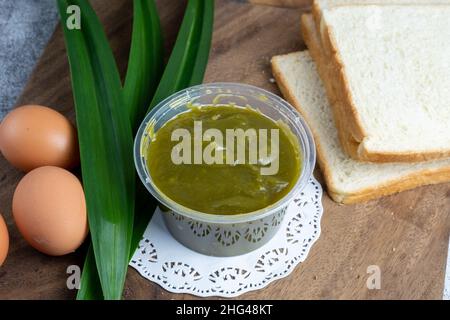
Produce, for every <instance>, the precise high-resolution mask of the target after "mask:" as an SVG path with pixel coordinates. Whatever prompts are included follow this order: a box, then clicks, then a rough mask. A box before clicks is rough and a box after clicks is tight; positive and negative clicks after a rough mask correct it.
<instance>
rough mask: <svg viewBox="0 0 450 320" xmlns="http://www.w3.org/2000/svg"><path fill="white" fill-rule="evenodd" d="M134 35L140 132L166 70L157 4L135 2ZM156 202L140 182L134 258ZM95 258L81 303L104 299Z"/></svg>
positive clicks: (128, 83) (130, 74) (133, 91)
mask: <svg viewBox="0 0 450 320" xmlns="http://www.w3.org/2000/svg"><path fill="white" fill-rule="evenodd" d="M133 11H134V15H133V31H132V41H131V49H130V56H129V62H128V69H127V75H126V79H125V84H124V89H123V94H124V99H125V103H126V106H127V111H128V112H129V117H130V123H131V126H132V127H133V129H136V128H137V126H138V125H139V124H140V121H141V120H142V119H143V117H144V115H145V112H146V110H147V106H148V104H149V102H150V100H151V97H152V96H153V93H154V91H155V89H156V86H157V85H158V83H159V80H160V78H161V73H162V70H163V65H164V64H163V43H162V35H161V27H160V22H159V17H158V13H157V9H156V5H155V2H154V0H134V3H133ZM156 205H157V203H156V201H155V199H154V198H153V197H152V196H151V195H150V194H149V192H148V191H147V189H146V188H145V187H144V186H143V185H142V183H141V182H140V180H139V179H136V203H135V218H134V227H133V236H132V241H131V250H130V258H131V256H132V255H133V253H134V250H135V249H136V247H137V245H138V243H139V241H140V240H141V238H142V234H143V233H144V231H145V228H146V226H147V224H148V222H149V221H150V219H151V217H152V215H153V212H154V211H155V208H156ZM99 286H100V282H99V280H98V273H97V269H96V266H95V257H94V255H93V252H92V251H89V253H88V255H87V256H86V261H85V265H84V268H83V274H82V279H81V288H80V290H79V291H78V294H77V299H80V300H94V299H95V300H100V299H103V295H102V292H101V288H99Z"/></svg>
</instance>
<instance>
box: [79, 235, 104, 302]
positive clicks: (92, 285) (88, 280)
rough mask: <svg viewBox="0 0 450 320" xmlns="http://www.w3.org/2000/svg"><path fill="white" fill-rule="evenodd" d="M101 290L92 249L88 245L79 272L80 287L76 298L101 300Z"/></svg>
mask: <svg viewBox="0 0 450 320" xmlns="http://www.w3.org/2000/svg"><path fill="white" fill-rule="evenodd" d="M102 299H103V292H102V285H101V283H100V279H99V277H98V272H97V266H96V265H95V256H94V249H93V248H92V244H91V245H90V246H89V249H88V252H87V255H86V260H85V261H84V266H83V273H82V274H81V283H80V289H79V290H78V292H77V300H102Z"/></svg>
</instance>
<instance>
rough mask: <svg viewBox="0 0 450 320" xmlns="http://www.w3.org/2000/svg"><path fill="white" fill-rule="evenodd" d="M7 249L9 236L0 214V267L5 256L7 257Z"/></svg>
mask: <svg viewBox="0 0 450 320" xmlns="http://www.w3.org/2000/svg"><path fill="white" fill-rule="evenodd" d="M8 249H9V234H8V228H7V227H6V223H5V220H4V219H3V217H2V215H1V214H0V266H1V265H3V263H4V262H5V260H6V256H7V255H8Z"/></svg>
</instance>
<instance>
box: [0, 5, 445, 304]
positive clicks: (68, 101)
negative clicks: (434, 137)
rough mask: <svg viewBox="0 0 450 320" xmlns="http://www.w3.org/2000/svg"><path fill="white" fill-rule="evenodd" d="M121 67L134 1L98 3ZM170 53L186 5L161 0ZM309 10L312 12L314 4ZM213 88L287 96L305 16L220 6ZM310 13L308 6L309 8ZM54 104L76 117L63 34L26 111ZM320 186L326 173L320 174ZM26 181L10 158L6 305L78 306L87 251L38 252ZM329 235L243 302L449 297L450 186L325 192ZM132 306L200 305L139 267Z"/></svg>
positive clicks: (0, 164) (3, 197) (0, 171)
mask: <svg viewBox="0 0 450 320" xmlns="http://www.w3.org/2000/svg"><path fill="white" fill-rule="evenodd" d="M94 3H95V8H96V9H97V12H99V13H100V16H101V18H102V20H103V22H104V23H105V26H106V30H107V33H108V36H109V37H110V39H111V45H112V47H113V48H114V52H115V55H116V57H117V60H118V63H119V66H120V70H122V72H123V70H124V69H125V67H126V63H127V58H128V57H127V52H128V46H129V39H130V29H131V13H132V11H131V7H130V5H131V1H126V0H110V1H106V0H97V1H94ZM158 3H159V9H160V13H161V18H162V20H163V26H164V32H165V38H166V40H167V47H168V48H170V47H171V45H172V43H173V40H174V38H175V35H176V31H177V29H178V26H179V23H180V20H181V17H182V14H183V8H184V4H183V2H180V1H178V0H170V1H168V0H161V1H158ZM305 5H306V7H307V6H308V3H307V1H305ZM216 6H217V8H216V20H215V32H214V39H213V48H212V52H211V58H210V63H209V66H208V70H207V75H206V79H205V81H206V82H214V81H234V82H243V83H249V84H253V85H256V86H259V87H262V88H264V89H268V90H270V91H272V92H274V93H277V94H279V91H278V89H277V87H276V85H275V84H273V83H271V82H270V79H271V77H272V76H271V72H270V66H269V59H270V58H271V57H272V56H273V55H277V54H282V53H288V52H291V51H295V50H302V49H304V48H305V46H304V44H303V42H302V40H301V38H300V35H299V34H300V32H299V25H300V23H299V21H300V20H299V19H300V10H303V9H285V8H273V7H268V6H259V5H253V4H247V3H244V2H243V1H231V0H228V1H226V0H218V1H217V5H216ZM302 8H304V7H302ZM24 103H40V104H44V105H49V106H52V107H54V108H55V109H57V110H59V111H61V112H63V113H64V114H66V115H68V116H69V117H70V118H71V119H72V120H73V119H74V112H73V102H72V96H71V89H70V79H69V71H68V65H67V60H66V56H65V50H64V44H63V39H62V34H61V31H60V30H59V29H58V30H57V31H56V33H55V34H54V35H53V37H52V39H51V41H50V43H49V44H48V47H47V49H46V50H45V52H44V54H43V56H42V58H41V59H40V61H39V63H38V64H37V66H36V69H35V70H34V72H33V74H32V76H31V78H30V80H29V83H28V85H27V87H26V88H25V90H24V92H23V95H22V96H21V98H20V99H19V102H18V104H24ZM315 175H316V177H318V178H319V179H320V171H319V170H316V173H315ZM21 176H22V174H21V173H19V172H17V171H16V170H14V169H12V168H11V167H10V166H9V165H8V164H7V163H6V161H5V160H4V159H3V158H0V186H1V187H0V211H1V212H2V213H3V214H4V215H5V217H6V220H7V224H8V227H9V230H10V233H11V248H10V254H9V257H8V260H7V262H6V265H4V266H3V267H1V268H0V299H17V298H18V299H27V298H31V299H44V298H45V299H72V298H73V297H74V296H75V292H74V291H71V290H68V289H67V288H66V277H67V275H66V268H67V267H68V266H69V265H72V264H78V265H81V264H82V262H83V256H84V253H85V249H86V248H81V249H80V250H79V251H78V252H77V253H75V254H71V255H68V256H65V257H60V258H51V257H47V256H45V255H43V254H40V253H38V252H36V251H35V250H33V249H32V248H30V247H29V246H28V245H27V244H26V243H25V241H24V240H23V239H22V237H21V236H20V235H19V234H18V232H17V229H16V228H15V226H14V223H13V220H12V217H11V198H12V194H13V192H14V188H15V186H16V184H17V182H18V181H19V179H20V178H21ZM323 204H324V209H325V212H324V216H323V220H322V235H321V237H320V239H319V241H318V242H317V243H316V244H315V245H314V247H313V248H312V250H311V252H310V254H309V256H308V259H307V260H306V261H305V262H304V263H302V264H301V265H299V266H298V267H297V268H296V269H295V271H294V272H293V273H292V274H291V275H290V276H289V277H288V278H285V279H282V280H279V281H276V282H275V283H272V284H271V285H269V286H268V287H267V288H265V289H263V290H260V291H256V292H251V293H248V294H245V295H243V296H241V297H240V299H242V298H244V299H441V298H442V291H443V282H444V272H445V259H446V253H447V245H448V239H449V231H450V184H442V185H438V186H429V187H423V188H419V189H416V190H412V191H408V192H403V193H401V194H399V195H395V196H390V197H386V198H383V199H380V200H377V201H371V202H368V203H365V204H360V205H352V206H339V205H337V204H336V203H334V202H333V201H331V200H330V198H329V197H328V196H327V195H325V196H324V198H323ZM371 265H377V266H379V267H380V270H381V289H380V290H368V289H367V287H366V280H367V278H368V274H367V268H368V267H369V266H371ZM124 296H125V298H126V299H193V298H195V297H192V296H189V295H179V294H171V293H168V292H166V291H164V290H162V289H161V288H160V287H159V286H158V285H155V284H153V283H151V282H149V281H147V280H145V279H143V278H142V277H140V276H139V275H138V273H137V272H136V271H134V270H133V269H131V268H130V270H129V275H128V279H127V282H126V289H125V293H124Z"/></svg>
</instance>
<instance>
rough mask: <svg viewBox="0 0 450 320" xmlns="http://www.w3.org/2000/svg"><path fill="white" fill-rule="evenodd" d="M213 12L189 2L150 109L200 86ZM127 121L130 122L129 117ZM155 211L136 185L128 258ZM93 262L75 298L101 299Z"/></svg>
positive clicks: (209, 6) (204, 4)
mask: <svg viewBox="0 0 450 320" xmlns="http://www.w3.org/2000/svg"><path fill="white" fill-rule="evenodd" d="M135 1H141V0H135ZM144 1H145V0H144ZM213 8H214V1H213V0H206V1H205V2H203V1H197V0H190V1H189V3H188V7H187V9H186V13H185V17H184V19H183V23H182V26H181V29H180V33H179V36H178V38H177V41H176V44H175V47H174V50H173V53H172V55H171V57H170V59H169V64H168V66H167V68H166V70H165V72H164V75H165V76H164V77H165V80H164V79H163V80H162V81H161V83H160V85H159V86H158V92H157V93H156V94H155V96H154V99H153V100H152V104H151V105H152V106H154V105H155V104H156V103H157V102H159V101H160V100H162V99H164V98H165V97H167V96H168V95H170V94H172V93H174V92H176V91H178V90H181V89H183V88H185V87H187V86H189V85H195V84H199V83H201V81H202V79H203V76H204V72H205V69H206V65H207V60H208V55H209V49H210V44H211V37H212V29H213V28H212V27H213V15H214V12H213ZM199 26H200V27H199ZM134 30H135V27H133V33H134V32H135V31H134ZM133 38H134V35H133ZM146 39H148V38H146ZM153 39H155V37H153ZM133 43H137V42H133ZM133 47H134V45H133V44H132V51H133ZM141 52H142V51H141ZM153 52H155V50H153ZM132 56H133V54H132V53H130V59H132ZM130 62H131V61H130ZM129 65H130V63H129ZM161 65H162V64H161ZM141 70H142V69H139V70H138V69H136V70H135V71H134V72H139V71H141ZM174 71H175V73H174ZM130 72H131V71H130V69H129V70H128V73H127V80H126V81H130V83H131V81H136V84H137V85H139V84H140V83H142V82H139V80H135V79H138V77H133V76H130V75H129V74H130ZM128 79H131V80H128ZM133 79H134V80H133ZM173 79H176V81H172V80H173ZM125 86H126V83H125ZM130 88H132V86H130ZM141 101H144V100H141ZM131 112H133V111H131ZM130 119H132V117H131V116H130ZM155 207H156V201H155V200H154V199H153V198H152V197H150V196H149V194H148V192H147V191H146V189H145V188H144V187H143V185H141V184H137V190H136V216H135V225H134V230H133V240H132V244H131V248H132V250H131V252H130V257H131V255H132V254H133V251H134V248H135V247H136V246H137V244H138V242H139V241H140V239H141V237H142V234H143V231H144V230H145V227H146V226H147V224H148V222H149V220H150V218H151V215H152V213H153V211H154V208H155ZM93 262H94V255H93V254H91V252H89V253H88V256H87V258H86V263H85V268H84V270H83V277H82V288H81V290H80V291H79V294H78V298H82V299H83V298H84V299H101V298H102V296H101V294H99V292H98V290H96V288H95V284H96V283H98V278H96V270H95V264H94V263H93ZM93 266H94V267H93ZM86 273H87V274H86ZM86 283H87V286H89V288H83V284H86Z"/></svg>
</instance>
